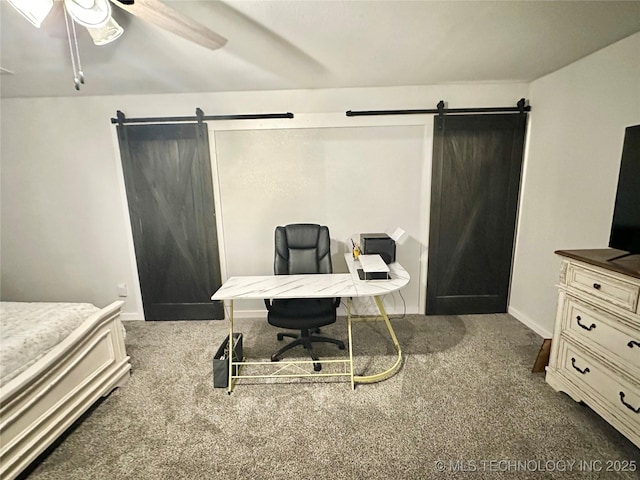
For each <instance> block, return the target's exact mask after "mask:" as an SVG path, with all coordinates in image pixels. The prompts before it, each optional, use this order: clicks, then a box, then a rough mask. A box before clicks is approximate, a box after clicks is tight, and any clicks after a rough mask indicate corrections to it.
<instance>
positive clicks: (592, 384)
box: [546, 249, 640, 447]
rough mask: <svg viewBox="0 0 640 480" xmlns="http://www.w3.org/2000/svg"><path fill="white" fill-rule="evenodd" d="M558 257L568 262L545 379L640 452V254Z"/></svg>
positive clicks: (576, 252) (565, 253) (591, 253)
mask: <svg viewBox="0 0 640 480" xmlns="http://www.w3.org/2000/svg"><path fill="white" fill-rule="evenodd" d="M555 253H556V254H558V255H560V256H562V257H563V259H562V268H561V271H560V284H559V285H558V289H559V297H558V311H557V314H556V323H555V328H554V332H553V340H552V343H551V355H550V358H549V366H548V367H547V373H546V381H547V383H549V385H551V386H552V387H553V388H554V389H555V390H558V391H562V392H566V393H567V394H569V395H570V396H571V397H572V398H573V399H574V400H576V401H582V402H584V403H586V404H587V405H588V406H589V407H591V408H592V409H593V410H594V411H595V412H597V413H598V414H599V415H600V416H602V418H604V419H605V420H607V421H608V422H609V423H610V424H611V425H613V426H614V427H615V428H616V429H617V430H618V431H620V432H621V433H622V434H623V435H625V436H626V437H627V438H628V439H629V440H631V441H632V442H633V443H634V444H635V445H636V446H638V447H640V306H639V303H640V256H639V255H635V256H632V257H626V258H621V259H619V260H616V261H613V262H611V261H609V259H611V258H613V257H615V256H616V255H620V254H622V253H624V252H620V251H618V250H612V249H602V250H559V251H557V252H555Z"/></svg>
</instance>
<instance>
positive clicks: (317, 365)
mask: <svg viewBox="0 0 640 480" xmlns="http://www.w3.org/2000/svg"><path fill="white" fill-rule="evenodd" d="M313 369H314V370H315V371H316V372H319V371H320V370H322V365H321V364H319V363H314V364H313Z"/></svg>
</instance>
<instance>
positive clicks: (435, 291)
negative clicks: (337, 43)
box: [426, 114, 527, 315]
mask: <svg viewBox="0 0 640 480" xmlns="http://www.w3.org/2000/svg"><path fill="white" fill-rule="evenodd" d="M526 121H527V117H526V114H493V115H445V116H438V117H436V118H435V125H434V145H433V171H432V187H431V220H430V227H429V257H428V272H427V306H426V307H427V308H426V313H427V314H433V315H446V314H465V313H498V312H506V311H507V297H508V294H509V281H510V278H511V260H512V254H513V242H514V234H515V224H516V210H517V205H518V192H519V189H520V172H521V167H522V155H523V149H524V138H525V129H526Z"/></svg>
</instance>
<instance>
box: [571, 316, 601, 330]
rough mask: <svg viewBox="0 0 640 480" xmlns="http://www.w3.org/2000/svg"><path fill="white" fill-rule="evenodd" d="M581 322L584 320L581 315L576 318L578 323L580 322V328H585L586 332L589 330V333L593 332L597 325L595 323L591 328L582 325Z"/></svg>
mask: <svg viewBox="0 0 640 480" xmlns="http://www.w3.org/2000/svg"><path fill="white" fill-rule="evenodd" d="M580 320H582V317H581V316H580V315H578V316H576V321H577V322H578V325H580V326H581V327H582V328H584V329H585V330H589V331H591V330H593V329H594V328H596V324H595V323H592V324H591V325H589V326H588V327H587V326H586V325H585V324H583V323H580Z"/></svg>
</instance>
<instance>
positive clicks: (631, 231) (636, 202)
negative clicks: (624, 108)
mask: <svg viewBox="0 0 640 480" xmlns="http://www.w3.org/2000/svg"><path fill="white" fill-rule="evenodd" d="M609 247H610V248H615V249H618V250H623V251H625V252H629V253H630V254H639V253H640V125H634V126H632V127H627V128H626V130H625V135H624V145H623V147H622V160H621V162H620V174H619V176H618V190H617V192H616V203H615V206H614V210H613V222H612V223H611V235H610V237H609Z"/></svg>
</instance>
